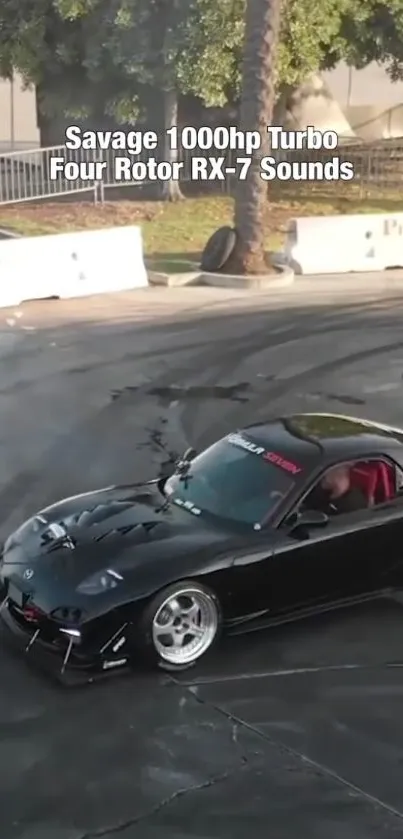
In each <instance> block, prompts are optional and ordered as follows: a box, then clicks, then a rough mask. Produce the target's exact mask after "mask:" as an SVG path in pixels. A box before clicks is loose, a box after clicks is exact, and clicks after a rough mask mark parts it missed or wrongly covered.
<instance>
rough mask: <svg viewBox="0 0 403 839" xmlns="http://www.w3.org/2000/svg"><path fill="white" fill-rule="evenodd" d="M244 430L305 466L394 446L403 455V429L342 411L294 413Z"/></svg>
mask: <svg viewBox="0 0 403 839" xmlns="http://www.w3.org/2000/svg"><path fill="white" fill-rule="evenodd" d="M243 431H244V433H245V434H246V435H247V436H248V437H250V438H251V439H253V441H254V442H257V443H258V444H259V445H261V446H265V448H267V449H269V450H270V451H277V452H278V453H279V454H281V455H282V456H285V457H289V458H290V459H291V460H292V459H293V458H298V460H299V462H301V465H304V467H307V466H312V467H313V466H314V465H315V464H316V463H317V462H320V461H322V460H324V461H329V462H332V461H337V460H343V459H345V460H350V459H354V458H360V457H364V456H368V455H371V454H373V455H374V454H375V455H376V454H381V453H384V452H387V451H392V450H393V449H399V450H400V457H402V456H403V429H398V428H393V427H392V426H388V425H383V424H381V423H377V422H372V421H370V420H363V419H358V418H356V417H348V416H343V415H341V414H319V413H317V414H310V413H309V414H291V415H289V416H283V417H280V418H278V419H276V420H270V421H268V422H261V423H255V424H253V425H249V426H247V427H245V428H244V429H243Z"/></svg>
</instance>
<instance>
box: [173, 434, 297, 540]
mask: <svg viewBox="0 0 403 839" xmlns="http://www.w3.org/2000/svg"><path fill="white" fill-rule="evenodd" d="M271 456H273V457H277V456H274V455H273V453H272V452H266V450H265V449H264V448H263V447H260V446H259V445H257V444H255V443H253V442H252V441H251V440H249V439H248V438H247V437H245V436H244V435H239V434H232V435H229V436H228V437H226V438H225V439H223V440H220V441H219V442H218V443H214V445H212V446H210V448H208V449H206V450H205V451H204V452H202V453H201V454H199V455H198V456H197V457H196V458H195V459H194V460H193V461H192V462H191V463H190V464H189V471H188V472H187V474H185V475H182V476H181V475H173V476H172V477H170V478H169V479H168V481H167V483H166V485H165V492H166V494H167V495H168V496H169V497H170V498H171V501H173V502H174V503H176V504H177V505H178V506H181V507H184V508H186V509H188V510H189V511H190V512H192V513H194V514H195V515H201V514H203V513H209V514H210V515H214V516H217V517H219V518H222V519H227V520H231V521H234V522H239V523H241V524H245V525H252V526H255V527H256V526H257V525H259V524H260V523H261V522H262V521H263V519H265V518H266V517H267V516H268V515H270V513H271V512H274V509H275V508H276V507H277V506H278V504H279V503H280V501H282V499H283V498H284V497H285V496H286V495H287V494H288V493H289V492H290V491H291V489H292V488H293V486H294V481H293V476H292V473H291V472H290V471H287V466H292V464H288V463H287V462H286V461H284V460H282V459H281V458H280V457H277V464H276V465H275V464H274V463H273V462H272V460H271V459H269V458H270V457H271ZM278 463H281V464H282V465H278ZM297 471H299V470H297Z"/></svg>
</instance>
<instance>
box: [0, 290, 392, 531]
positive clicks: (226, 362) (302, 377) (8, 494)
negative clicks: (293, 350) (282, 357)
mask: <svg viewBox="0 0 403 839" xmlns="http://www.w3.org/2000/svg"><path fill="white" fill-rule="evenodd" d="M357 308H358V306H357ZM361 312H362V306H361ZM269 314H270V313H269ZM344 314H345V307H341V310H340V311H336V312H334V311H333V313H332V318H331V320H334V319H335V318H336V317H340V315H344ZM288 316H289V312H288V311H287V312H283V313H282V318H283V320H282V323H283V324H284V330H286V329H287V328H288V329H289V335H288V336H287V337H286V338H284V339H283V340H282V339H281V336H280V335H276V336H274V335H273V338H272V340H270V333H269V332H268V326H269V324H268V323H266V324H265V326H264V328H262V329H261V330H259V331H258V332H256V331H255V332H254V334H253V336H251V338H250V339H246V340H245V341H242V342H241V344H239V342H237V345H236V347H231V348H230V349H229V350H228V352H225V353H221V354H220V355H221V357H220V364H219V372H218V374H217V368H216V369H215V372H214V374H212V378H213V381H214V380H215V381H216V380H217V376H218V377H219V378H221V377H222V376H223V375H225V374H226V373H228V372H230V371H231V370H233V368H234V362H236V361H237V360H238V359H239V358H240V357H241V358H242V357H245V354H250V353H252V354H253V353H254V352H259V351H261V349H262V346H261V344H260V341H261V339H262V338H264V345H263V347H264V348H268V349H271V348H276V347H279V346H284V345H286V344H289V343H292V342H295V341H296V340H304V339H305V338H306V337H313V336H314V335H316V336H317V335H320V334H324V333H328V332H329V330H330V328H331V325H330V324H329V322H327V323H326V324H323V321H321V324H320V326H319V328H317V329H314V328H313V327H314V325H315V323H316V322H317V319H318V313H317V312H314V313H312V312H310V313H307V314H305V315H304V316H303V317H302V318H301V321H300V323H299V324H298V327H295V325H294V324H293V325H289V326H288V327H287V317H288ZM244 319H245V316H243V321H244ZM304 327H305V330H307V333H306V334H305V333H304ZM301 329H302V333H301ZM279 339H280V340H279ZM227 340H228V339H227ZM209 347H211V345H209ZM198 348H200V347H199V345H198ZM402 348H403V342H401V341H399V342H394V343H391V344H388V345H385V346H384V347H381V348H377V349H376V350H373V351H364V352H360V353H356V354H355V355H353V356H348V357H346V358H345V359H340V360H337V361H333V362H326V363H325V364H324V365H319V366H317V367H315V368H312V369H311V370H310V371H308V373H302V374H299V375H296V376H294V377H291V378H290V379H288V380H287V381H286V382H284V383H281V384H278V385H277V386H272V387H270V388H269V389H268V393H267V394H266V395H265V396H264V397H262V396H261V395H259V396H258V397H256V399H253V398H252V400H251V401H250V403H249V405H250V407H251V409H253V407H254V406H256V405H259V404H260V403H261V402H262V401H263V403H264V402H265V401H266V399H267V398H268V397H269V398H270V399H271V400H273V399H278V398H280V397H281V396H282V395H284V394H285V393H287V392H288V390H289V389H290V387H291V386H292V385H293V384H297V383H298V384H300V383H303V382H304V381H308V380H310V378H312V377H314V376H316V375H318V373H324V372H330V371H332V370H334V369H337V368H338V367H339V366H342V365H345V364H347V363H352V362H353V361H357V360H360V359H364V358H370V357H371V356H374V355H376V354H380V353H383V352H387V351H393V350H395V349H402ZM178 351H180V350H179V348H175V350H174V352H178ZM168 352H170V351H168ZM165 354H166V353H165ZM144 358H145V359H147V354H145V355H144ZM197 360H198V356H193V355H191V356H190V357H189V358H188V359H187V361H186V364H185V365H181V366H177V367H175V368H173V369H171V370H165V371H164V372H163V373H162V374H161V375H160V376H159V377H157V378H154V379H153V387H158V385H159V384H161V385H163V386H164V387H169V385H170V384H174V383H175V382H176V381H177V380H178V378H179V377H180V376H181V375H183V374H189V371H191V370H192V369H195V365H194V362H196V369H197ZM216 362H217V348H216V345H215V344H214V345H213V346H212V347H211V348H210V349H208V350H207V353H205V354H204V355H203V366H204V368H205V369H206V368H208V367H209V365H213V364H214V366H215V367H216ZM116 363H119V362H116ZM120 363H121V362H120ZM66 374H67V371H66ZM146 392H147V387H142V388H139V390H138V391H137V398H141V396H142V395H143V396H144V395H146ZM112 411H113V403H111V402H109V401H108V403H107V404H106V405H105V406H104V407H103V408H101V410H100V411H98V412H97V414H96V415H95V417H94V418H93V419H92V420H88V418H87V419H86V420H84V421H83V422H81V423H78V425H77V426H76V427H75V428H73V429H70V430H69V431H68V432H66V433H63V434H61V435H59V436H58V437H57V438H56V439H55V440H54V442H53V443H52V444H51V446H50V447H49V448H48V450H47V451H46V453H45V454H44V455H43V456H42V458H41V463H40V464H38V465H37V466H36V467H34V468H30V469H27V470H24V471H22V472H20V473H19V474H17V475H16V476H15V477H14V478H13V479H12V480H11V481H9V482H8V483H7V484H6V485H5V486H4V487H3V488H2V489H1V490H0V511H1V514H2V519H3V522H4V520H5V519H6V518H7V517H8V516H10V515H11V513H12V512H14V510H15V508H16V507H17V506H18V505H20V504H22V503H23V502H24V501H26V499H27V497H28V496H30V495H31V494H32V493H33V492H34V491H35V488H36V487H38V488H39V487H40V486H41V485H42V483H43V473H44V471H46V469H48V468H49V469H50V470H52V469H53V468H54V467H53V464H52V462H53V461H56V464H57V465H56V469H57V472H59V473H60V471H61V470H63V464H66V465H71V463H72V462H73V461H74V460H75V461H76V462H77V463H79V462H80V460H82V458H83V457H84V456H85V454H86V450H87V445H88V439H89V437H90V436H91V435H94V436H95V435H100V434H102V433H104V434H105V437H106V438H107V433H108V431H109V430H110V425H111V412H112ZM195 411H196V412H197V411H198V408H197V407H196V406H194V407H193V408H191V409H188V411H187V414H186V412H185V414H186V416H185V419H187V422H186V435H188V430H187V425H188V422H189V421H191V420H192V416H193V413H194V412H195ZM156 413H157V412H156ZM237 415H238V414H237V412H235V417H237ZM236 421H237V420H236V419H234V422H236ZM192 424H193V423H191V425H192ZM149 430H150V429H149ZM81 434H83V435H84V440H83V441H82V442H80V439H79V438H80V435H81ZM190 436H191V435H190ZM75 437H77V442H75V441H74V438H75ZM72 439H73V441H74V442H73V445H71V440H72ZM84 462H85V461H84Z"/></svg>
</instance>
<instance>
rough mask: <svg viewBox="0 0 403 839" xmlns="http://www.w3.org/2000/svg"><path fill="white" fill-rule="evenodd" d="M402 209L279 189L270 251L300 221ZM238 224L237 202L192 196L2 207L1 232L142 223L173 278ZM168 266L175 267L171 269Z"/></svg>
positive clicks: (371, 200)
mask: <svg viewBox="0 0 403 839" xmlns="http://www.w3.org/2000/svg"><path fill="white" fill-rule="evenodd" d="M402 209H403V200H402V198H401V197H400V196H398V195H393V194H387V193H386V194H385V193H380V192H379V193H375V192H374V193H373V194H370V195H367V196H366V197H363V196H361V195H360V194H359V193H358V192H357V190H355V189H354V187H350V189H349V191H348V192H347V190H346V191H345V193H344V194H343V193H342V192H341V191H340V190H338V189H337V186H336V185H333V186H332V187H331V186H330V185H329V188H328V190H327V191H326V190H325V191H324V190H323V189H319V188H318V189H317V190H315V188H314V187H312V186H310V187H309V189H308V188H306V190H305V192H304V191H303V190H302V188H300V187H299V186H295V191H294V193H293V191H292V187H290V185H288V184H287V185H283V186H282V187H281V190H280V188H279V187H277V189H276V190H273V191H272V193H271V198H270V202H268V204H267V210H266V221H265V227H266V231H267V234H266V248H267V250H272V251H273V250H278V249H279V248H280V247H281V244H282V241H283V239H284V233H285V231H286V229H287V224H288V221H289V219H290V218H293V217H295V216H319V215H333V214H343V215H344V214H351V213H396V212H401V211H402ZM232 219H233V200H232V198H229V197H226V196H211V195H210V196H199V197H190V198H187V199H186V201H183V202H180V203H178V204H168V203H165V202H161V201H141V202H140V201H111V202H107V203H106V204H104V205H103V206H96V205H94V204H93V203H92V202H89V201H77V202H74V203H73V202H68V203H67V202H64V203H48V202H46V203H45V202H43V203H37V204H25V205H15V206H13V207H0V227H7V228H9V229H11V230H14V231H16V232H17V233H21V234H23V235H26V236H40V235H44V234H49V233H68V232H72V231H78V230H94V229H100V228H105V227H115V226H122V225H130V224H139V225H141V227H142V231H143V238H144V246H145V254H146V257H147V260H148V263H149V264H150V260H152V261H153V263H154V264H155V260H156V259H157V260H158V262H159V267H158V268H154V270H160V271H165V272H166V273H171V271H172V265H174V270H173V271H172V273H181V271H184V270H191V269H189V267H185V266H183V265H181V266H180V265H178V263H177V260H178V259H181V258H184V259H186V258H187V259H190V260H192V259H194V260H195V261H197V258H198V254H200V252H201V250H202V249H203V247H204V245H205V243H206V242H207V239H208V238H209V236H211V234H212V233H213V232H214V230H216V229H217V228H218V227H221V226H222V225H225V224H232ZM160 260H162V262H160ZM162 264H164V265H165V267H164V268H162V267H161V265H162ZM168 266H171V267H170V269H169V270H167V267H168ZM150 267H151V266H150ZM178 268H179V270H178Z"/></svg>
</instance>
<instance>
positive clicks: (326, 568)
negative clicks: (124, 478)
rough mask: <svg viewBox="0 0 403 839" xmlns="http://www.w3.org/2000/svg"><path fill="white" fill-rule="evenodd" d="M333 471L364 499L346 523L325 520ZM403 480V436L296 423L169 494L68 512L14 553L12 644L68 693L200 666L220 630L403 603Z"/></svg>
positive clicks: (333, 516)
mask: <svg viewBox="0 0 403 839" xmlns="http://www.w3.org/2000/svg"><path fill="white" fill-rule="evenodd" d="M334 467H340V468H341V467H342V470H341V471H342V472H343V480H344V483H345V485H344V488H343V497H347V496H348V493H349V492H353V493H354V491H355V493H356V495H357V491H358V492H359V496H360V498H361V500H362V503H361V505H359V506H358V507H357V505H356V506H354V507H353V508H352V509H350V511H349V510H348V505H347V508H346V507H344V508H343V507H342V508H341V509H339V510H337V504H336V503H335V504H333V503H332V497H331V493H330V491H329V489H327V490H326V491H327V492H328V497H327V502H326V506H325V508H323V507H322V508H321V507H320V506H319V507H318V504H317V498H318V497H319V496H318V492H317V490H318V486H320V487H322V503H323V498H324V493H325V487H329V474H330V472H329V470H332V473H333V474H334ZM340 468H339V470H338V471H339V473H340ZM336 471H337V470H336ZM402 474H403V430H398V429H392V428H390V427H388V426H383V425H379V424H375V423H372V422H366V421H363V420H357V419H352V418H350V417H341V416H336V415H330V414H301V415H294V416H289V417H285V418H281V419H278V420H275V421H270V422H267V423H264V424H263V423H262V424H256V425H251V426H249V427H247V428H244V429H243V430H241V431H237V432H236V433H233V434H229V435H228V436H227V437H225V438H223V439H222V440H219V441H218V442H216V443H214V444H213V445H212V446H211V447H210V448H208V449H207V450H205V451H203V452H202V453H201V454H198V455H196V453H195V452H193V451H188V452H187V453H186V454H185V456H184V457H183V458H182V460H181V461H179V462H178V463H177V464H176V466H175V467H173V474H172V475H171V476H170V477H168V478H167V479H161V480H155V481H150V482H148V483H145V484H142V485H138V484H137V485H136V484H133V485H130V486H120V487H110V488H107V489H102V490H98V491H96V492H91V493H86V494H84V495H78V496H76V497H73V498H69V499H67V500H64V501H61V502H59V503H57V504H54V505H53V506H51V507H48V508H47V509H45V510H42V511H41V512H40V513H38V514H37V515H35V516H33V517H32V518H30V519H29V520H28V521H26V522H25V523H24V524H23V525H22V526H21V527H20V528H19V529H18V530H17V531H16V532H15V533H13V534H12V535H11V536H10V537H9V538H8V539H7V541H6V543H5V545H4V548H3V552H2V558H1V564H0V575H1V582H2V584H3V586H4V591H5V599H4V601H3V605H2V608H1V617H2V620H3V623H4V624H5V626H6V627H7V628H8V630H9V632H8V633H6V635H7V634H8V635H9V636H10V638H11V637H13V638H14V640H15V641H16V642H17V645H18V646H19V647H21V646H22V649H24V650H25V651H26V652H27V654H28V656H30V657H31V656H32V657H33V658H34V659H35V660H36V661H37V662H38V663H42V664H46V665H47V666H50V667H51V669H52V671H53V672H55V673H57V674H58V675H59V677H60V678H61V680H62V681H66V682H69V681H70V679H72V681H73V682H75V681H79V680H84V681H92V680H94V679H95V678H96V677H97V676H99V675H101V674H104V675H105V674H106V673H107V672H110V671H112V672H115V670H116V668H118V669H120V668H126V669H129V670H130V669H131V668H132V666H133V665H134V664H135V663H136V662H137V661H139V662H140V661H143V662H146V661H147V662H150V663H152V664H159V665H161V666H163V667H167V668H171V669H175V668H181V667H185V666H189V665H191V664H193V663H194V662H195V661H196V660H197V659H199V658H200V657H201V656H203V655H204V654H205V653H206V652H207V651H208V650H209V649H210V648H211V647H212V645H213V643H214V642H215V641H216V640H217V638H218V637H219V634H220V632H221V631H224V632H226V633H232V634H235V633H241V632H245V631H251V630H254V629H258V628H263V627H267V626H270V625H273V624H279V623H282V622H286V621H289V620H295V619H298V618H301V617H305V616H307V615H310V614H313V613H315V612H320V611H326V610H329V609H332V608H336V607H340V606H344V605H350V604H351V603H353V602H361V601H363V600H365V599H369V598H379V597H385V596H386V597H387V596H390V597H395V596H396V597H397V598H398V596H399V595H398V592H399V589H400V587H403V553H402V548H401V544H402V537H403V493H402V492H401V485H402ZM326 481H327V483H326ZM329 493H330V494H329ZM319 495H320V493H319ZM315 498H316V501H315Z"/></svg>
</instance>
